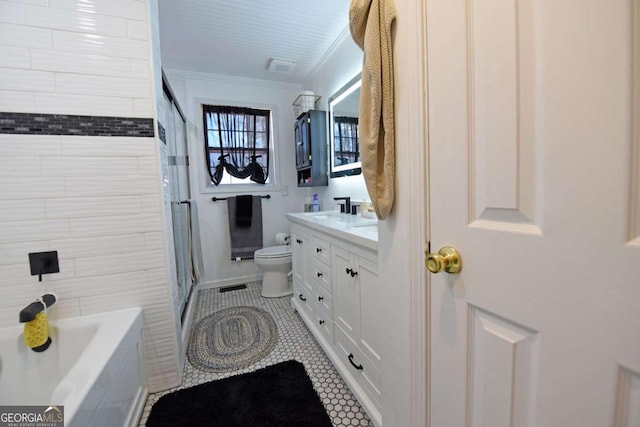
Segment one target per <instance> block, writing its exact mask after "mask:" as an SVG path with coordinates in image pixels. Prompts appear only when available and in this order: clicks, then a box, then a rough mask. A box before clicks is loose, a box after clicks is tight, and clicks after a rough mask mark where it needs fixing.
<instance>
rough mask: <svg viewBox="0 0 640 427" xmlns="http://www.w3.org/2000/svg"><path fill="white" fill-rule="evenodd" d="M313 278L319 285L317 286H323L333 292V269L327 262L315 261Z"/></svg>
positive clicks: (327, 290)
mask: <svg viewBox="0 0 640 427" xmlns="http://www.w3.org/2000/svg"><path fill="white" fill-rule="evenodd" d="M310 274H311V276H312V279H313V280H314V281H315V283H316V284H317V285H318V286H316V288H322V289H324V290H325V291H326V292H328V293H329V294H331V269H330V268H329V267H327V265H326V264H323V263H321V262H319V261H318V260H314V261H313V269H312V270H311V272H310Z"/></svg>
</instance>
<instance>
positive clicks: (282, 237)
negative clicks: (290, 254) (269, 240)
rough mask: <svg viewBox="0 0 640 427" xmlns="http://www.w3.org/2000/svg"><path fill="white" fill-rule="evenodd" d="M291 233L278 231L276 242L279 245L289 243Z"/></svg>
mask: <svg viewBox="0 0 640 427" xmlns="http://www.w3.org/2000/svg"><path fill="white" fill-rule="evenodd" d="M289 237H291V236H289V234H288V233H278V234H276V244H278V245H286V244H288V243H289Z"/></svg>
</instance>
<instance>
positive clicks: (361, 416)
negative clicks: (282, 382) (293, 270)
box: [140, 282, 373, 427]
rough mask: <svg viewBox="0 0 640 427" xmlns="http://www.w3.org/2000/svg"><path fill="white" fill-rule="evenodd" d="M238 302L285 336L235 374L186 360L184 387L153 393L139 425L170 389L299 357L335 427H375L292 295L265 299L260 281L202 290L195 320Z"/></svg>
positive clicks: (281, 335)
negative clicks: (260, 314) (265, 314)
mask: <svg viewBox="0 0 640 427" xmlns="http://www.w3.org/2000/svg"><path fill="white" fill-rule="evenodd" d="M238 305H249V306H255V307H260V308H262V309H264V310H266V311H268V312H269V313H270V314H271V316H273V319H274V320H275V321H276V324H277V325H278V332H279V334H280V337H279V341H278V345H277V346H276V348H275V349H274V350H273V352H271V354H269V355H268V356H267V357H265V358H264V359H262V360H261V361H259V362H258V363H256V364H254V365H251V366H249V367H248V368H245V369H241V370H239V371H234V372H224V373H215V372H205V371H200V370H198V369H196V368H194V367H193V366H192V365H191V364H190V363H189V361H187V362H186V365H185V371H184V380H183V384H182V386H181V387H178V388H176V389H172V390H167V391H164V392H160V393H155V394H150V395H149V398H148V399H147V403H146V405H145V408H144V412H143V414H142V418H141V420H140V426H144V425H145V424H146V421H147V417H148V416H149V412H150V411H151V407H152V406H153V404H154V403H155V402H156V401H157V400H158V399H159V398H160V397H161V396H162V395H164V394H166V393H169V392H171V391H175V390H178V389H181V388H187V387H192V386H194V385H197V384H202V383H206V382H209V381H214V380H217V379H221V378H226V377H230V376H232V375H238V374H242V373H245V372H251V371H255V370H256V369H260V368H263V367H265V366H269V365H273V364H275V363H278V362H284V361H286V360H291V359H295V360H298V361H299V362H301V363H303V364H304V366H305V368H306V370H307V374H309V377H310V378H311V381H312V382H313V386H314V388H315V389H316V392H317V393H318V395H319V396H320V398H321V399H322V403H323V404H324V406H325V408H326V410H327V413H328V414H329V417H330V418H331V420H332V421H333V425H334V426H373V423H372V422H371V421H370V420H369V417H368V416H367V414H366V413H365V412H364V410H363V409H362V407H361V406H360V404H359V403H358V401H357V400H356V398H355V397H354V396H353V394H352V393H351V390H349V387H348V386H347V385H346V383H345V382H344V380H343V379H342V377H341V376H340V374H338V372H337V371H336V369H335V368H334V367H333V365H332V364H331V361H330V360H329V358H328V357H327V356H326V355H325V353H324V352H323V351H322V348H321V347H320V345H318V343H317V342H316V340H315V339H314V338H313V335H312V334H311V332H309V330H308V329H307V327H306V325H305V324H304V322H303V321H302V319H301V318H300V316H299V315H298V313H296V312H295V311H294V310H293V309H292V308H291V297H284V298H262V297H261V296H260V282H253V283H248V284H247V289H242V290H236V291H231V292H225V293H219V292H218V290H217V289H209V290H205V291H202V292H199V293H198V300H197V301H196V307H195V314H194V319H193V320H194V324H195V322H197V321H198V320H199V319H201V318H202V317H203V316H206V315H207V314H211V313H213V312H215V311H217V310H220V309H222V308H225V307H233V306H238ZM220 427H223V426H220ZM301 427H303V426H301Z"/></svg>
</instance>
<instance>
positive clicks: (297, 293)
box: [294, 287, 313, 319]
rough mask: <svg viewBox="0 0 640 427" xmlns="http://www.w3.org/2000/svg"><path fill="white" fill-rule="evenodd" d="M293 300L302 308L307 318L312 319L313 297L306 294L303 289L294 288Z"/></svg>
mask: <svg viewBox="0 0 640 427" xmlns="http://www.w3.org/2000/svg"><path fill="white" fill-rule="evenodd" d="M294 298H295V299H296V300H297V301H298V304H299V305H301V306H302V308H303V309H304V310H305V312H306V314H307V315H308V316H311V318H312V319H313V305H312V304H313V299H312V298H313V296H312V295H311V293H310V292H306V289H305V288H304V287H296V288H295V289H294Z"/></svg>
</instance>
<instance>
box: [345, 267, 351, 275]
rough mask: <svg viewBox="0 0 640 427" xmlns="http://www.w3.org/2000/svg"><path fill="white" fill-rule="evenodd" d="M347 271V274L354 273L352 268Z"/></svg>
mask: <svg viewBox="0 0 640 427" xmlns="http://www.w3.org/2000/svg"><path fill="white" fill-rule="evenodd" d="M345 271H346V272H347V274H351V273H353V270H352V269H350V268H347V269H346V270H345Z"/></svg>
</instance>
